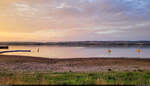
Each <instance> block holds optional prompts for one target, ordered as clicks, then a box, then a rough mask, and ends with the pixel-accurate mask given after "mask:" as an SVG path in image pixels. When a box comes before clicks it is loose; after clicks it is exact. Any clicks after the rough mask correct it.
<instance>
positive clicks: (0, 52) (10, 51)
mask: <svg viewBox="0 0 150 86" xmlns="http://www.w3.org/2000/svg"><path fill="white" fill-rule="evenodd" d="M12 52H31V50H9V51H0V54H2V53H12Z"/></svg>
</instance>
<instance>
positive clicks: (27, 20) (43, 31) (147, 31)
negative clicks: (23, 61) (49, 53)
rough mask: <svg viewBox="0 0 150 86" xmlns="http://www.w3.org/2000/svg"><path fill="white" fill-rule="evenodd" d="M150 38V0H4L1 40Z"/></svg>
mask: <svg viewBox="0 0 150 86" xmlns="http://www.w3.org/2000/svg"><path fill="white" fill-rule="evenodd" d="M118 40H123V41H127V40H130V41H136V40H150V0H0V41H13V42H14V41H36V42H37V41H38V42H50V41H118Z"/></svg>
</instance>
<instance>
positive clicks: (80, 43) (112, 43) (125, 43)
mask: <svg viewBox="0 0 150 86" xmlns="http://www.w3.org/2000/svg"><path fill="white" fill-rule="evenodd" d="M0 45H58V46H150V41H71V42H0Z"/></svg>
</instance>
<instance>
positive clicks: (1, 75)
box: [0, 72, 150, 85]
mask: <svg viewBox="0 0 150 86" xmlns="http://www.w3.org/2000/svg"><path fill="white" fill-rule="evenodd" d="M0 84H6V85H7V84H29V85H34V84H41V85H42V84H45V85H90V84H95V85H97V84H125V85H143V84H150V72H99V73H72V72H67V73H28V74H27V73H6V72H0Z"/></svg>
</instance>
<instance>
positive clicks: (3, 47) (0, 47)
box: [0, 46, 8, 49]
mask: <svg viewBox="0 0 150 86" xmlns="http://www.w3.org/2000/svg"><path fill="white" fill-rule="evenodd" d="M0 49H8V46H0Z"/></svg>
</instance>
